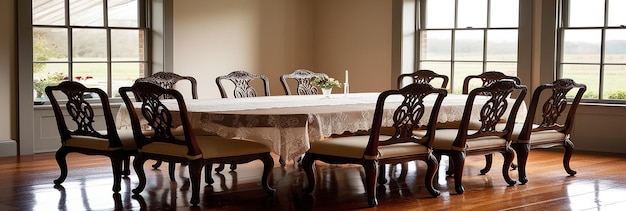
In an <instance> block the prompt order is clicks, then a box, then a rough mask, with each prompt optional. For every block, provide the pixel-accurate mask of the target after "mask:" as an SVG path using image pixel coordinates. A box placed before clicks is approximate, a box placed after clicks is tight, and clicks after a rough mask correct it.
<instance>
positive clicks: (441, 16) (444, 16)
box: [424, 0, 454, 29]
mask: <svg viewBox="0 0 626 211" xmlns="http://www.w3.org/2000/svg"><path fill="white" fill-rule="evenodd" d="M424 2H426V1H424ZM426 11H437V12H427V13H426V14H425V18H426V26H425V27H426V28H429V29H433V28H454V0H437V1H427V2H426Z"/></svg>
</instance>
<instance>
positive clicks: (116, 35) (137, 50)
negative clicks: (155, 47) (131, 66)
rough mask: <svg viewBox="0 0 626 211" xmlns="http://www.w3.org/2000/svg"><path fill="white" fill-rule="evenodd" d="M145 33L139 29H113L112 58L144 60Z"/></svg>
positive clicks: (117, 59)
mask: <svg viewBox="0 0 626 211" xmlns="http://www.w3.org/2000/svg"><path fill="white" fill-rule="evenodd" d="M142 44H143V33H141V31H137V30H111V59H112V60H114V61H141V60H143V56H144V55H143V45H142Z"/></svg>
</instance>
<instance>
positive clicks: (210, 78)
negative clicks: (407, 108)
mask: <svg viewBox="0 0 626 211" xmlns="http://www.w3.org/2000/svg"><path fill="white" fill-rule="evenodd" d="M173 25H174V41H173V42H174V65H173V66H174V70H173V71H174V72H176V73H179V74H181V75H192V76H194V77H196V78H197V79H198V84H199V85H198V89H199V97H200V98H208V97H219V92H218V90H217V86H216V85H215V77H217V76H219V75H224V74H227V73H229V72H231V71H234V70H246V71H249V72H253V73H258V74H264V75H266V76H267V77H269V79H270V87H271V94H272V95H283V94H284V91H283V90H282V86H281V84H280V80H279V77H280V75H282V74H285V73H290V72H292V71H293V70H295V69H298V68H305V69H310V70H312V71H315V72H325V73H327V74H329V75H330V76H331V77H335V78H336V79H338V80H340V81H342V82H343V81H344V70H345V69H349V70H350V73H351V74H350V75H351V76H350V78H351V86H350V87H351V91H355V92H363V91H380V90H384V89H388V88H390V87H391V86H390V83H391V82H390V81H388V80H385V81H381V80H377V81H376V82H375V83H372V81H371V80H373V79H380V78H385V79H387V78H390V76H389V75H390V74H391V73H390V69H391V1H377V0H344V1H334V0H264V1H258V0H242V1H228V0H207V1H192V0H177V1H174V24H173ZM334 92H341V90H340V89H335V90H334Z"/></svg>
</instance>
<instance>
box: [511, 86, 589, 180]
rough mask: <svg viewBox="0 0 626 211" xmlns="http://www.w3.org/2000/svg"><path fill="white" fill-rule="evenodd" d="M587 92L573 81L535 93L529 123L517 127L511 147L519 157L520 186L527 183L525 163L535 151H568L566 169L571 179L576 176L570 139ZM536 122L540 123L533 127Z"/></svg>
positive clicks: (527, 119)
mask: <svg viewBox="0 0 626 211" xmlns="http://www.w3.org/2000/svg"><path fill="white" fill-rule="evenodd" d="M586 90H587V86H585V85H584V84H577V83H576V82H574V81H573V80H571V79H558V80H556V81H554V82H552V83H549V84H543V85H541V86H539V87H537V89H535V91H534V93H533V96H532V99H531V101H530V105H529V108H528V113H527V115H526V120H525V121H524V123H523V124H516V125H515V129H514V130H513V138H512V139H513V141H512V143H511V146H512V147H513V149H515V152H516V153H517V156H518V157H517V168H518V169H517V171H518V176H519V181H520V183H522V184H526V183H527V182H528V178H527V176H526V162H527V160H528V153H529V151H530V149H534V148H550V147H555V146H563V147H564V148H565V153H564V155H563V167H564V168H565V171H566V172H567V173H568V174H569V175H571V176H574V175H575V174H576V171H574V170H572V168H570V165H569V163H570V159H571V158H572V154H573V153H574V144H573V143H572V141H571V139H570V137H571V136H570V135H571V132H572V127H573V126H574V117H575V115H576V109H577V108H578V105H579V104H580V100H581V99H582V97H583V94H584V93H585V91H586ZM572 93H573V97H572V98H570V99H571V100H568V95H569V94H572ZM540 106H541V107H540ZM538 110H540V111H538ZM535 119H538V120H541V122H540V123H539V124H534V122H535Z"/></svg>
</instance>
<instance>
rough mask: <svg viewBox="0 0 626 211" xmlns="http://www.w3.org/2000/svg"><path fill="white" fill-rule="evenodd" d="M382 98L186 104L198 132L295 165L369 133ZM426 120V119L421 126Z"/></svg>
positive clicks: (453, 103)
mask: <svg viewBox="0 0 626 211" xmlns="http://www.w3.org/2000/svg"><path fill="white" fill-rule="evenodd" d="M378 95H379V93H353V94H349V95H347V96H345V95H343V94H333V95H331V96H330V98H324V97H323V96H321V95H289V96H267V97H254V98H219V99H199V100H191V99H189V100H185V103H186V104H187V110H188V115H189V117H190V119H191V121H192V122H191V124H192V125H194V127H197V128H201V129H202V130H203V131H204V132H207V133H210V134H216V135H219V136H223V137H229V138H232V137H239V138H245V139H251V140H254V141H258V142H261V143H264V144H266V145H267V146H270V147H271V148H272V151H274V152H275V153H277V154H279V155H281V157H282V158H283V159H285V160H290V159H294V158H296V157H299V156H300V155H302V154H304V153H305V152H306V151H307V150H308V149H309V145H310V142H314V141H319V140H322V139H323V138H324V137H328V136H330V135H332V134H342V133H344V132H346V131H349V132H357V131H359V130H369V129H370V127H371V126H372V119H373V114H374V109H375V107H376V106H375V105H376V100H377V99H378ZM466 99H467V98H466V95H457V94H448V96H447V97H446V98H445V99H444V101H443V104H442V107H441V109H440V112H439V118H438V122H452V121H460V120H461V117H462V116H463V108H464V106H465V101H466ZM477 99H478V100H477V101H476V102H477V103H476V105H475V108H474V109H473V110H474V111H477V110H480V109H477V108H480V107H481V106H482V104H483V102H484V100H483V99H481V98H477ZM485 99H486V98H485ZM434 100H435V97H434V96H432V97H431V98H426V99H425V106H426V107H429V106H432V104H433V103H434ZM400 102H401V99H400V98H393V97H392V98H390V99H388V100H387V103H386V105H387V106H386V107H388V108H387V110H386V113H385V114H384V115H383V116H384V118H383V123H382V125H383V126H391V125H392V123H393V120H392V116H393V115H392V112H393V111H394V110H395V106H397V105H399V103H400ZM163 103H164V104H165V106H167V107H168V109H170V110H177V109H178V108H177V105H176V103H175V101H171V100H165V101H163ZM394 105H395V106H394ZM138 106H139V104H138V103H137V104H136V107H138ZM427 111H429V109H427ZM472 113H473V114H472V119H478V118H479V117H480V115H479V114H478V112H472ZM519 113H520V114H525V113H526V107H525V105H522V106H521V108H520V110H519ZM428 115H430V113H428V112H427V113H425V114H424V116H425V117H427V116H428ZM518 116H519V117H518V121H520V122H522V121H524V119H523V116H522V115H518ZM427 120H428V118H422V121H427ZM116 121H117V123H116V124H117V126H118V127H119V128H130V127H129V126H130V119H129V115H128V110H127V109H126V107H125V106H121V107H120V110H119V111H118V113H117V117H116Z"/></svg>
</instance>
